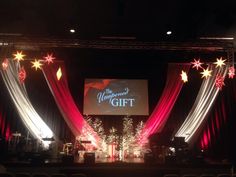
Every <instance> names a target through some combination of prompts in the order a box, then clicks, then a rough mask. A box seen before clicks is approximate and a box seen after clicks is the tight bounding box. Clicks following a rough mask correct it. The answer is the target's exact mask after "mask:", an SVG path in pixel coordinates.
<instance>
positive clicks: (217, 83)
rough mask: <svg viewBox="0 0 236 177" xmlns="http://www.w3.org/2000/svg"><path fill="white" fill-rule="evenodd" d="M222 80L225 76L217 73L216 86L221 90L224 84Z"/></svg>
mask: <svg viewBox="0 0 236 177" xmlns="http://www.w3.org/2000/svg"><path fill="white" fill-rule="evenodd" d="M224 80H225V78H224V77H223V76H220V75H217V76H216V80H215V86H216V88H218V89H220V90H222V87H223V86H224V85H225V83H224Z"/></svg>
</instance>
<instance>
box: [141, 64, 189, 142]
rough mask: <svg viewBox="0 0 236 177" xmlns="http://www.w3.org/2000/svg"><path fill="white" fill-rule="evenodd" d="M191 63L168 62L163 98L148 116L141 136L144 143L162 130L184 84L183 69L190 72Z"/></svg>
mask: <svg viewBox="0 0 236 177" xmlns="http://www.w3.org/2000/svg"><path fill="white" fill-rule="evenodd" d="M189 68H190V64H181V63H170V64H168V71H167V79H166V84H165V87H164V90H163V92H162V95H161V98H160V99H159V101H158V103H157V105H156V107H155V109H154V111H153V112H152V114H151V116H150V117H149V118H148V120H147V122H146V123H145V126H144V128H143V130H142V132H141V135H140V136H139V140H138V141H139V142H140V143H141V144H144V143H146V142H147V138H148V137H149V136H150V135H152V134H154V133H158V132H161V131H162V128H163V127H164V125H165V123H166V121H167V119H168V117H169V114H170V112H171V110H172V108H173V107H174V105H175V102H176V100H177V98H178V96H179V93H180V91H181V89H182V86H183V81H182V80H181V76H180V74H181V71H182V70H183V71H185V72H186V73H188V70H189Z"/></svg>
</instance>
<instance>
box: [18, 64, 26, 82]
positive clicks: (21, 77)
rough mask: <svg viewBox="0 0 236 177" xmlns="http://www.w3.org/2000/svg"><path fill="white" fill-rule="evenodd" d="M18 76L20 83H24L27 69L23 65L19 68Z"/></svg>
mask: <svg viewBox="0 0 236 177" xmlns="http://www.w3.org/2000/svg"><path fill="white" fill-rule="evenodd" d="M18 77H19V81H20V83H21V84H23V83H24V81H25V78H26V71H25V69H24V67H23V66H22V67H21V68H20V70H19V73H18Z"/></svg>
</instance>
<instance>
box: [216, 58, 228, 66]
mask: <svg viewBox="0 0 236 177" xmlns="http://www.w3.org/2000/svg"><path fill="white" fill-rule="evenodd" d="M216 60H217V61H216V62H215V63H214V64H215V65H216V68H217V67H218V66H219V67H222V66H223V65H225V61H226V60H223V59H222V57H220V59H218V58H216Z"/></svg>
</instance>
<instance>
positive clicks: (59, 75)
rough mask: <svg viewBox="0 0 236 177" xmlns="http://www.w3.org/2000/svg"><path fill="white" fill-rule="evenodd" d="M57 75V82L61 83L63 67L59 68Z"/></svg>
mask: <svg viewBox="0 0 236 177" xmlns="http://www.w3.org/2000/svg"><path fill="white" fill-rule="evenodd" d="M56 75H57V80H58V81H59V80H60V79H61V76H62V71H61V67H59V68H58V70H57V74H56Z"/></svg>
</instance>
